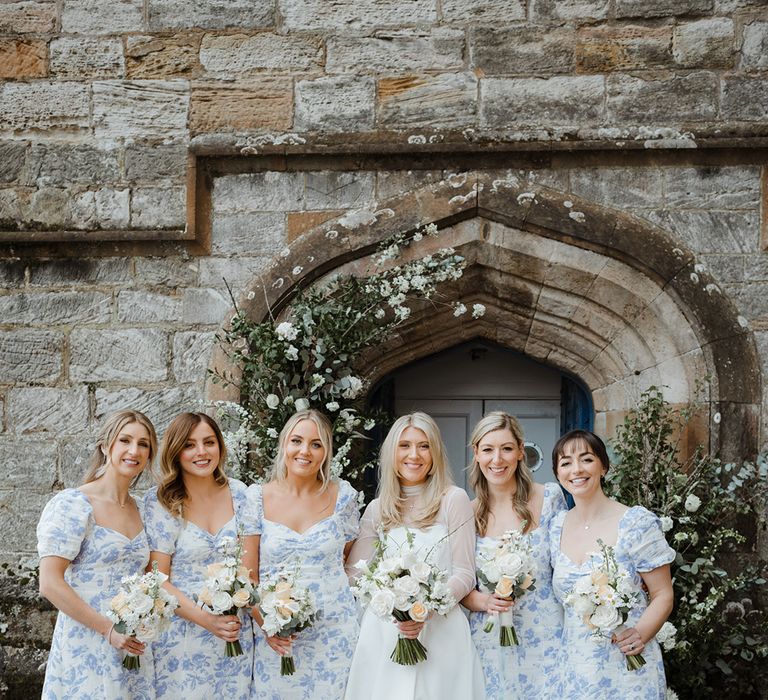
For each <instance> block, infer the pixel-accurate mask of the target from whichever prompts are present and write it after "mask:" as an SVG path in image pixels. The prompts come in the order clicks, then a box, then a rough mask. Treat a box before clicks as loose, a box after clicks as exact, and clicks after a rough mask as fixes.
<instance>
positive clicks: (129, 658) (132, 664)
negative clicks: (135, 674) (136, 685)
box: [123, 654, 141, 671]
mask: <svg viewBox="0 0 768 700" xmlns="http://www.w3.org/2000/svg"><path fill="white" fill-rule="evenodd" d="M123 667H124V668H127V669H128V670H129V671H135V670H136V669H139V668H141V660H140V659H139V657H138V656H134V655H133V654H126V655H125V657H124V658H123Z"/></svg>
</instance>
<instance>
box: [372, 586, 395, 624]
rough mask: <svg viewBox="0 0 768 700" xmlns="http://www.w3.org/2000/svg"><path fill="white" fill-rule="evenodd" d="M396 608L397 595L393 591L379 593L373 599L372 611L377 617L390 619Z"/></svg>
mask: <svg viewBox="0 0 768 700" xmlns="http://www.w3.org/2000/svg"><path fill="white" fill-rule="evenodd" d="M394 607H395V594H394V593H392V591H386V590H384V591H377V592H376V593H374V595H373V597H372V598H371V610H373V612H374V614H375V615H376V616H377V617H381V618H387V617H389V616H390V615H391V614H392V610H393V609H394Z"/></svg>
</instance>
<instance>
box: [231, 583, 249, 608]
mask: <svg viewBox="0 0 768 700" xmlns="http://www.w3.org/2000/svg"><path fill="white" fill-rule="evenodd" d="M250 600H251V594H250V593H249V592H248V591H247V590H246V589H245V588H241V589H240V590H239V591H237V592H236V593H234V595H233V596H232V602H233V603H234V604H235V607H237V608H242V607H245V606H246V605H248V603H249V602H250Z"/></svg>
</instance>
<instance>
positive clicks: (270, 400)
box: [267, 394, 280, 411]
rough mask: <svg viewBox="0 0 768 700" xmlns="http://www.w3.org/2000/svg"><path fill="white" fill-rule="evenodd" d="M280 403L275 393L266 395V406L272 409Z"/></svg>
mask: <svg viewBox="0 0 768 700" xmlns="http://www.w3.org/2000/svg"><path fill="white" fill-rule="evenodd" d="M279 405H280V398H279V397H278V396H277V394H270V395H269V396H267V408H271V409H272V410H273V411H274V410H275V409H276V408H277V407H278V406H279Z"/></svg>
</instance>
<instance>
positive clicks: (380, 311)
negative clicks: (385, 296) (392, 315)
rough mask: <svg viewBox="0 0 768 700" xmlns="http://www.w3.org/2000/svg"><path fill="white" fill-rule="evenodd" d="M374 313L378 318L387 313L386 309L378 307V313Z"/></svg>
mask: <svg viewBox="0 0 768 700" xmlns="http://www.w3.org/2000/svg"><path fill="white" fill-rule="evenodd" d="M373 315H374V316H375V317H376V318H378V319H382V318H384V316H385V315H386V311H384V309H376V313H375V314H373Z"/></svg>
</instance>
